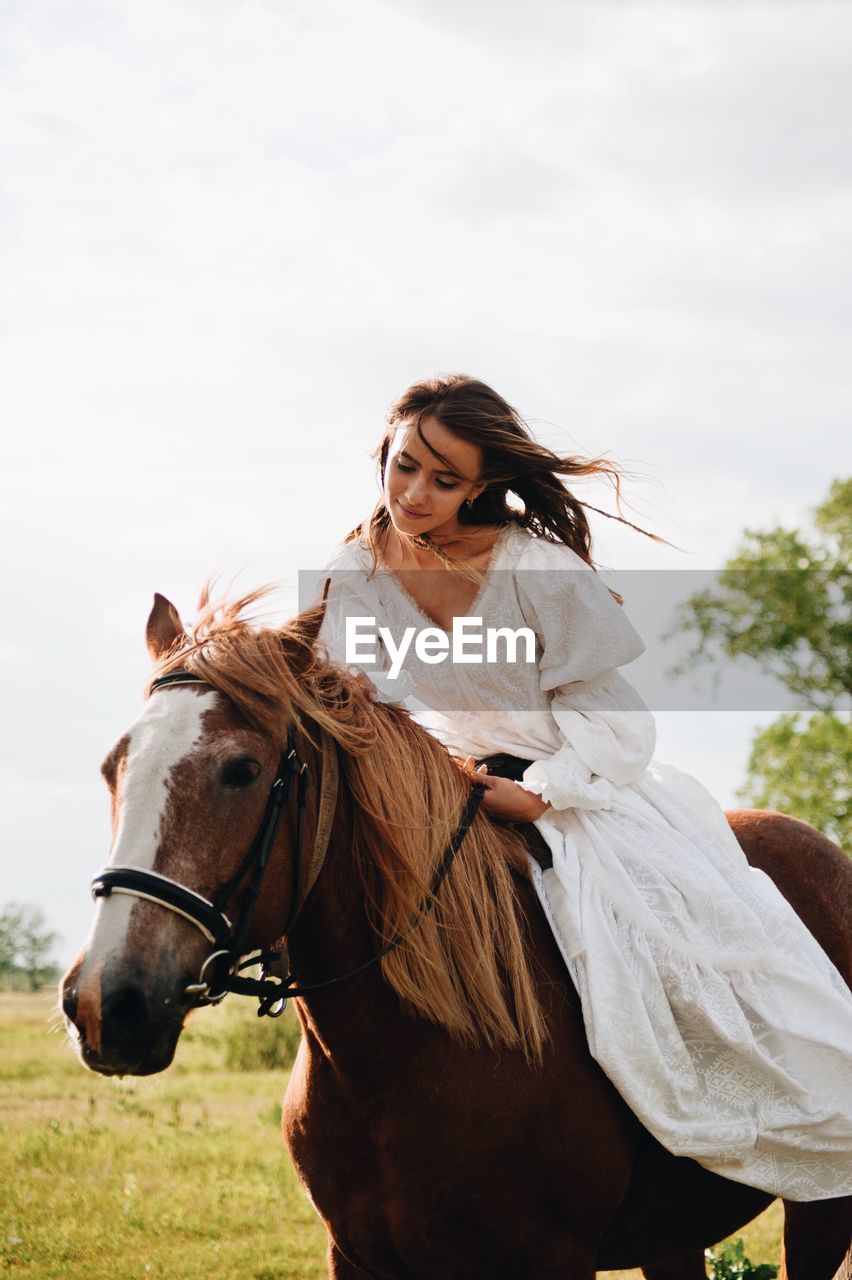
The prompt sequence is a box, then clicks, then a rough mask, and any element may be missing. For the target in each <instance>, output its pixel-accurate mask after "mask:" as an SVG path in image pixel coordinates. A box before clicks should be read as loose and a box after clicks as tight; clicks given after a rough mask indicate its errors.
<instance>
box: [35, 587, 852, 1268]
mask: <svg viewBox="0 0 852 1280" xmlns="http://www.w3.org/2000/svg"><path fill="white" fill-rule="evenodd" d="M260 594H262V593H260V592H255V593H250V594H248V595H247V596H244V597H243V599H242V600H237V601H231V602H228V601H224V602H220V603H219V604H213V603H211V601H210V597H209V593H208V591H207V589H205V591H204V592H203V593H202V598H201V605H200V608H201V610H202V611H201V614H200V617H199V619H198V620H197V622H196V624H195V625H194V626H193V627H192V629H191V630H190V631H189V632H188V631H187V630H186V629H185V627H184V625H183V623H182V622H181V620H180V617H179V615H178V613H177V611H176V610H175V608H174V606H173V605H171V604H170V603H169V602H168V601H167V600H165V599H164V598H163V597H162V596H159V595H157V596H155V601H154V607H153V609H152V611H151V615H150V617H149V619H148V624H147V632H146V635H147V642H148V647H149V650H150V652H151V655H152V658H153V661H154V670H153V675H152V678H151V680H150V682H149V685H148V688H147V698H146V701H145V704H144V709H143V712H142V714H141V715H140V717H139V718H138V720H137V721H136V722H135V723H134V725H133V726H132V728H131V729H130V730H129V731H128V732H127V733H125V734H124V735H123V736H122V737H121V738H120V739H119V741H118V742H117V744H116V745H115V747H113V749H112V750H111V751H110V753H109V755H108V756H107V757H106V759H105V761H104V763H103V766H102V772H103V775H104V777H105V779H106V781H107V783H108V785H109V789H110V794H111V804H112V827H113V846H112V859H111V865H110V867H108V868H107V869H106V870H105V871H104V872H101V873H100V875H99V877H97V878H96V880H95V882H94V890H95V894H96V896H97V908H96V917H95V922H94V926H93V929H92V931H91V933H90V935H89V938H88V940H87V942H86V944H85V945H84V947H83V949H82V950H81V952H80V954H79V955H78V957H77V959H76V960H75V961H74V963H73V964H72V965H71V967H70V968H69V970H68V972H67V973H66V974H65V976H64V978H63V980H62V982H61V984H60V997H61V1002H62V1007H63V1009H64V1012H65V1015H66V1019H67V1023H68V1027H69V1032H70V1034H71V1035H72V1037H73V1038H74V1039H75V1042H76V1044H77V1046H78V1051H79V1054H80V1057H81V1059H82V1061H83V1063H85V1065H86V1066H87V1067H89V1068H91V1069H92V1070H94V1071H97V1072H101V1073H103V1074H105V1075H127V1074H130V1075H146V1074H150V1073H153V1072H159V1071H163V1070H164V1069H165V1068H166V1067H168V1065H169V1064H170V1062H171V1061H172V1057H173V1055H174V1052H175V1047H176V1045H177V1042H178V1038H179V1036H180V1033H181V1030H182V1027H183V1025H184V1022H185V1020H186V1018H187V1016H188V1015H189V1014H190V1013H191V1011H192V1010H193V1009H194V1008H196V1007H198V1006H199V1005H202V1004H204V1003H215V1002H216V1001H218V1000H219V999H221V998H222V996H223V995H224V994H225V992H226V991H228V990H231V991H238V992H240V991H242V992H244V993H245V992H246V991H248V992H252V991H253V992H254V994H257V995H258V997H259V999H260V1000H261V1011H262V1012H270V1013H273V1014H274V1013H276V1012H278V1011H280V1008H281V1007H282V1004H283V996H284V994H289V993H293V994H294V995H295V1002H296V1009H297V1013H298V1017H299V1020H300V1022H301V1028H302V1037H301V1041H300V1047H299V1050H298V1053H297V1056H296V1061H295V1064H294V1067H293V1071H292V1075H291V1078H290V1081H289V1084H288V1087H287V1092H286V1097H285V1103H284V1108H283V1131H284V1138H285V1141H286V1143H287V1145H288V1147H289V1152H290V1155H291V1158H292V1160H293V1163H294V1165H295V1168H296V1171H297V1173H298V1175H299V1177H300V1179H301V1182H302V1184H303V1186H304V1188H305V1189H306V1191H307V1193H308V1195H309V1197H310V1199H311V1201H312V1203H313V1205H314V1206H315V1208H316V1210H317V1212H318V1213H319V1215H320V1216H321V1217H322V1219H323V1221H324V1223H325V1225H326V1227H327V1231H328V1268H329V1276H330V1277H332V1278H333V1280H364V1278H365V1277H373V1278H374V1280H376V1278H381V1280H441V1278H444V1280H485V1278H486V1277H487V1278H488V1280H499V1278H502V1277H512V1280H557V1277H558V1278H559V1280H564V1278H565V1277H569V1276H570V1277H572V1280H593V1277H594V1275H595V1272H596V1270H610V1269H616V1268H631V1267H640V1268H642V1269H643V1272H644V1275H645V1276H646V1277H647V1280H702V1278H703V1277H704V1276H705V1267H704V1253H703V1251H704V1248H705V1246H707V1245H710V1244H713V1243H714V1242H716V1241H718V1240H719V1239H721V1238H723V1237H724V1236H726V1235H729V1234H730V1233H731V1232H732V1231H734V1230H736V1229H738V1228H739V1227H741V1226H742V1225H743V1224H745V1223H746V1222H748V1221H749V1220H751V1219H752V1218H753V1217H755V1215H757V1214H758V1213H760V1212H761V1211H762V1210H763V1209H764V1208H765V1207H766V1206H767V1205H768V1204H769V1203H770V1202H771V1200H772V1196H771V1195H769V1194H768V1193H766V1192H764V1191H761V1190H758V1189H755V1188H752V1187H749V1186H745V1185H743V1184H740V1183H737V1182H733V1181H730V1180H727V1179H724V1178H722V1177H720V1176H718V1175H716V1174H713V1173H710V1172H709V1171H708V1170H706V1169H704V1168H703V1167H702V1166H700V1165H699V1164H697V1163H696V1162H694V1161H692V1160H690V1159H686V1158H684V1157H675V1156H673V1155H672V1154H670V1153H669V1152H668V1151H666V1150H665V1149H663V1147H662V1146H661V1145H660V1144H659V1143H658V1142H656V1141H655V1139H654V1138H653V1137H652V1135H651V1134H650V1133H648V1132H647V1130H645V1128H644V1127H643V1126H642V1125H641V1123H640V1122H639V1121H638V1119H637V1118H636V1116H635V1115H633V1114H632V1112H631V1111H630V1110H629V1109H628V1107H627V1105H626V1104H625V1102H624V1101H623V1100H622V1098H621V1097H620V1095H619V1094H618V1093H617V1092H616V1091H615V1089H614V1087H613V1086H612V1084H611V1083H610V1081H609V1080H608V1078H607V1077H606V1075H605V1074H604V1072H603V1071H602V1070H601V1068H600V1067H599V1065H598V1064H597V1063H596V1062H595V1060H594V1059H593V1058H592V1056H591V1054H590V1052H589V1047H588V1044H587V1040H586V1036H585V1033H584V1027H583V1020H582V1016H581V1011H580V1006H579V1000H578V998H577V995H576V992H575V991H574V989H573V985H572V983H571V981H570V979H569V977H568V975H567V973H566V972H565V968H564V965H563V963H562V960H561V957H560V954H559V952H558V951H557V949H556V945H555V943H554V940H553V937H552V934H551V931H550V929H549V927H548V926H547V924H546V922H545V920H544V917H543V913H542V911H541V908H540V906H539V904H538V900H537V897H536V895H535V892H534V888H533V886H532V883H531V877H530V874H529V861H528V852H527V845H526V842H525V839H524V836H523V832H522V831H521V829H520V828H519V827H518V826H516V825H515V824H511V823H498V822H495V821H493V820H492V819H491V818H489V817H488V815H487V814H486V813H485V812H484V811H476V804H475V803H472V801H473V800H474V799H475V798H476V795H477V786H476V784H475V782H474V783H472V781H471V778H470V776H469V774H467V773H465V772H464V770H463V768H462V767H460V764H459V762H458V761H456V760H455V759H454V758H453V757H452V756H451V755H450V754H449V753H448V752H447V750H446V749H445V747H444V746H443V745H441V744H440V743H439V742H438V741H437V740H436V739H435V738H434V737H433V736H432V735H430V734H429V733H428V732H427V731H426V730H425V729H424V728H423V727H421V726H420V725H419V724H417V722H416V721H415V720H414V719H412V717H411V716H410V714H409V712H408V711H407V710H406V709H404V708H402V707H400V706H393V705H382V704H374V703H372V702H371V701H370V700H369V698H368V695H367V693H366V691H365V689H364V687H363V685H362V684H361V683H360V682H359V681H358V680H357V679H356V678H355V677H353V676H352V675H351V673H349V672H348V671H347V670H345V669H343V668H342V667H340V666H339V665H337V664H335V663H334V662H332V661H331V660H330V658H329V655H328V651H327V649H325V647H324V646H323V644H322V643H321V642H320V641H319V639H318V631H319V626H320V624H321V620H322V604H321V603H320V604H319V605H316V606H313V607H312V608H311V609H309V610H306V611H305V612H303V613H301V614H299V615H298V616H297V617H296V618H294V619H292V620H290V621H289V622H287V623H285V624H284V625H283V626H282V627H280V628H271V627H261V626H258V625H255V624H254V623H253V622H252V621H251V620H250V619H248V618H247V617H246V610H247V608H248V606H249V605H250V604H251V603H252V602H253V601H254V600H255V599H257V598H258V596H259V595H260ZM282 746H283V747H284V750H283V754H282ZM478 791H479V794H481V787H480V788H479V789H478ZM727 816H728V821H729V823H730V825H731V827H732V829H733V831H734V833H735V835H736V837H737V839H738V841H739V843H740V845H741V846H742V848H743V850H744V851H745V854H746V856H747V858H748V860H749V862H750V863H751V864H752V865H753V866H756V867H760V868H761V869H763V870H764V871H765V872H767V873H768V874H769V875H770V876H771V877H772V878H773V879H774V881H775V883H776V884H777V885H778V887H779V888H780V890H781V892H782V893H783V894H784V895H785V896H786V897H787V899H788V900H789V901H790V902H791V904H792V905H793V906H794V908H795V909H796V910H797V911H798V912H799V914H800V915H801V917H802V919H803V920H804V922H805V923H806V925H807V926H808V928H809V929H810V930H811V931H812V933H813V934H814V935H815V936H816V938H817V939H818V940H819V941H820V943H821V945H822V946H823V948H824V949H825V951H826V952H827V953H828V955H829V956H830V957H831V959H832V960H833V962H834V963H835V965H836V966H837V967H838V969H839V970H840V971H841V972H842V973H843V974H844V976H845V977H846V979H847V981H849V980H850V977H852V943H850V931H849V923H850V920H852V866H850V863H849V860H848V859H847V858H846V856H845V855H844V853H843V852H842V850H840V849H839V848H838V847H837V846H836V845H835V844H833V843H832V842H831V841H830V840H828V839H827V838H826V837H825V836H823V835H821V834H820V833H819V832H818V831H816V830H815V829H814V828H812V827H810V826H809V825H807V824H805V823H803V822H800V821H798V820H797V819H795V818H792V817H787V816H784V815H781V814H777V813H773V812H768V811H754V810H739V811H735V812H731V813H729V814H728V815H727ZM211 948H212V950H211ZM258 953H260V954H262V956H263V957H264V963H265V965H266V967H267V973H266V974H265V975H264V976H263V977H261V978H260V979H256V978H255V979H252V978H250V977H245V976H241V973H242V972H243V971H244V970H245V967H246V964H247V963H248V961H250V960H251V958H252V957H253V956H257V954H258ZM288 962H289V966H290V968H291V973H290V975H289V976H287V977H284V976H283V975H284V974H285V973H286V970H287V967H288ZM294 974H295V975H298V979H295V978H294V977H293V976H292V975H294ZM850 1222H852V1197H848V1198H843V1199H835V1200H821V1201H815V1202H809V1203H802V1202H799V1203H787V1204H786V1205H785V1227H784V1263H783V1266H784V1270H783V1273H782V1274H783V1276H785V1277H787V1278H788V1280H831V1277H834V1276H835V1272H836V1271H837V1269H838V1268H845V1269H844V1270H843V1271H842V1274H843V1275H844V1276H849V1275H850V1273H852V1272H850V1267H851V1266H852V1264H850V1254H848V1253H847V1247H848V1245H849V1240H850ZM837 1274H838V1275H840V1274H841V1272H840V1271H837Z"/></svg>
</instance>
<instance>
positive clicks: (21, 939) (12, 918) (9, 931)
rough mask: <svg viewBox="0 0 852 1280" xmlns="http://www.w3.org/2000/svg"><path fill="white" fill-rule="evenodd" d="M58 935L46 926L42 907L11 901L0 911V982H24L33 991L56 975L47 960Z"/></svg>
mask: <svg viewBox="0 0 852 1280" xmlns="http://www.w3.org/2000/svg"><path fill="white" fill-rule="evenodd" d="M58 941H59V934H58V933H56V932H55V931H54V930H53V929H51V928H50V927H49V926H48V923H47V920H46V917H45V914H44V912H43V911H42V909H41V907H37V906H31V905H27V904H24V903H18V902H10V903H8V904H7V906H5V907H4V908H3V909H2V911H0V982H2V984H3V985H5V986H17V985H19V984H20V983H22V982H25V983H26V984H27V985H28V986H30V987H31V988H32V990H33V991H35V990H36V989H37V988H38V987H39V986H40V985H41V983H43V982H46V981H48V980H49V979H52V978H54V977H55V976H56V973H57V968H56V965H55V964H54V963H53V962H52V960H51V958H50V953H51V952H52V950H53V948H54V946H55V945H56V943H57V942H58Z"/></svg>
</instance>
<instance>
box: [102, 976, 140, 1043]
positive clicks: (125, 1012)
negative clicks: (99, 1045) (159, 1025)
mask: <svg viewBox="0 0 852 1280" xmlns="http://www.w3.org/2000/svg"><path fill="white" fill-rule="evenodd" d="M101 1017H102V1022H103V1026H104V1029H105V1031H106V1033H107V1034H108V1036H109V1039H110V1041H111V1042H112V1043H113V1044H125V1045H127V1044H131V1043H134V1042H138V1041H139V1039H140V1038H141V1037H142V1036H143V1035H144V1034H145V1032H146V1031H147V1029H148V1026H149V1024H150V1021H151V1008H150V1005H149V1004H148V999H147V997H146V995H145V993H144V991H142V990H141V988H140V987H137V986H134V984H133V983H130V982H128V983H125V985H124V986H121V987H117V988H116V989H115V990H113V991H110V992H108V993H105V995H104V999H103V1006H102V1014H101Z"/></svg>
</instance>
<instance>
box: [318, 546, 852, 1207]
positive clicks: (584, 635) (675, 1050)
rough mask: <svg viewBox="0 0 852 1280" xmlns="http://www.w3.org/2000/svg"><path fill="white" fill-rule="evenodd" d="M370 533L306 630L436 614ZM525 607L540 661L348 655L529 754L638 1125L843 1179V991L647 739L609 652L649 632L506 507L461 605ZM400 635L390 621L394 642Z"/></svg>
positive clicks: (781, 1172)
mask: <svg viewBox="0 0 852 1280" xmlns="http://www.w3.org/2000/svg"><path fill="white" fill-rule="evenodd" d="M370 566H371V559H370V553H369V551H368V549H367V548H366V547H365V546H363V545H361V544H360V543H358V542H351V543H345V544H343V545H341V546H340V547H339V548H338V549H337V550H336V551H335V553H334V554H333V556H332V557H331V559H330V560H329V561H328V563H327V565H326V566H325V570H324V574H325V577H324V580H325V578H328V579H330V585H329V590H328V596H327V605H326V615H325V619H324V622H323V626H322V629H321V631H320V638H321V639H322V640H324V641H325V642H326V644H327V645H328V648H329V652H330V654H331V656H332V658H335V659H336V660H338V661H340V662H341V663H343V664H344V665H345V664H346V647H345V634H346V619H347V617H355V616H359V617H374V618H375V620H376V625H377V627H378V626H384V627H387V628H389V629H390V630H391V631H392V633H393V635H394V637H397V638H398V637H399V636H401V635H402V633H403V632H404V631H405V628H407V627H415V628H418V629H422V628H425V627H433V628H434V626H435V624H434V622H433V621H432V620H431V619H430V618H428V617H427V615H425V614H424V613H423V612H422V610H421V609H420V607H419V606H418V605H417V603H416V601H415V600H414V599H413V597H412V596H411V595H410V594H409V593H408V592H407V591H406V590H405V589H404V587H403V586H402V585H401V583H400V582H399V580H398V579H397V577H396V575H395V574H393V573H391V572H389V571H387V570H384V569H382V568H381V567H380V568H379V569H378V571H377V572H376V573H375V574H374V575H373V576H372V577H371V576H370V574H369V571H370ZM474 615H475V616H477V617H481V618H482V623H483V626H495V627H510V628H513V629H516V628H520V627H527V628H530V629H531V630H532V631H533V632H534V635H535V661H534V662H532V663H525V662H520V661H515V662H514V663H509V662H487V663H482V664H476V663H458V662H450V661H449V659H448V660H447V661H445V662H441V663H437V662H434V663H431V664H430V663H426V662H409V661H406V663H405V667H404V669H403V670H402V671H401V672H400V674H399V676H398V677H397V678H396V679H392V678H391V677H390V674H389V672H390V669H391V657H390V654H389V652H388V649H387V647H385V646H382V645H378V646H377V649H376V658H375V662H366V661H362V662H360V663H359V664H357V665H359V666H361V667H362V668H363V670H365V671H366V672H367V674H368V675H369V676H370V678H371V679H372V680H373V681H374V683H375V684H376V685H377V687H378V688H379V690H380V700H381V701H388V702H398V703H401V704H402V705H404V706H405V707H407V708H408V710H409V712H410V713H411V714H412V716H413V717H414V719H416V720H417V721H418V722H419V723H421V724H422V725H423V726H424V727H425V728H426V729H428V730H429V732H430V733H432V734H434V735H435V736H436V737H437V738H438V739H439V740H440V741H441V742H442V743H443V744H444V745H445V746H446V747H447V748H448V750H449V751H450V752H451V753H452V754H454V755H457V756H466V755H473V756H476V757H480V756H484V755H488V754H491V753H494V752H509V753H510V754H512V755H515V756H519V757H521V758H523V759H528V760H529V761H530V765H529V767H528V768H527V769H526V771H525V772H524V775H523V780H522V783H521V785H522V786H524V787H525V788H526V789H527V790H529V791H532V792H535V794H537V795H540V796H542V797H543V798H544V799H545V800H546V801H548V802H549V804H550V805H551V808H549V809H548V810H546V811H545V813H544V814H543V815H542V816H541V817H540V818H539V819H537V821H536V826H537V827H538V829H539V831H540V832H541V834H542V835H543V837H544V838H545V840H546V841H547V843H548V845H549V847H550V849H551V851H552V854H553V867H552V869H550V870H547V871H544V872H542V871H541V869H540V868H539V867H538V864H537V863H535V862H533V861H532V860H531V862H530V868H531V872H532V876H533V880H534V882H535V886H536V890H537V893H538V896H539V899H540V901H541V905H542V908H543V910H544V912H545V915H546V917H547V919H548V921H549V922H550V925H551V928H552V929H553V932H554V936H555V938H556V940H557V943H558V945H559V947H560V949H561V952H562V955H563V957H564V960H565V963H566V966H567V968H568V972H569V974H570V976H571V979H572V981H573V982H574V984H575V986H576V988H577V991H578V993H579V996H580V999H581V1002H582V1009H583V1016H584V1020H585V1027H586V1032H587V1036H588V1041H589V1047H590V1050H591V1052H592V1055H593V1056H594V1057H595V1059H596V1060H597V1062H598V1063H599V1064H600V1066H601V1067H602V1068H603V1070H604V1071H605V1072H606V1074H607V1075H608V1077H609V1078H610V1080H612V1082H613V1084H614V1085H615V1087H616V1088H617V1089H618V1090H619V1092H620V1093H621V1095H622V1096H623V1097H624V1099H625V1100H626V1102H627V1103H628V1105H629V1106H630V1107H631V1108H632V1110H633V1111H634V1112H635V1114H636V1115H637V1116H638V1117H639V1119H640V1120H641V1121H642V1123H643V1124H644V1125H645V1126H646V1127H647V1128H648V1129H649V1130H650V1132H651V1133H652V1134H654V1136H655V1137H656V1138H657V1139H658V1140H659V1141H660V1142H661V1143H662V1144H663V1145H664V1146H665V1147H666V1148H667V1149H668V1150H669V1151H671V1152H673V1153H674V1154H676V1155H681V1156H690V1157H692V1158H693V1159H695V1160H697V1161H699V1162H700V1163H701V1164H702V1165H704V1166H705V1167H706V1168H708V1169H710V1170H712V1171H713V1172H715V1173H718V1174H721V1175H722V1176H724V1177H727V1178H731V1179H733V1180H734V1181H737V1182H744V1183H747V1184H749V1185H751V1186H755V1187H759V1188H761V1189H762V1190H765V1191H768V1192H771V1193H772V1194H774V1195H778V1196H783V1197H784V1198H786V1199H789V1200H818V1199H824V1198H829V1197H833V1196H840V1195H848V1194H852V993H850V991H849V988H848V987H847V986H846V984H845V982H844V980H843V978H842V976H841V975H840V973H839V972H838V970H837V969H836V968H835V966H834V965H833V964H832V962H831V961H830V960H829V958H828V956H827V955H826V954H825V952H824V951H823V950H822V948H821V947H820V946H819V944H818V943H817V942H816V940H815V939H814V937H813V936H812V935H811V933H810V932H809V931H808V929H807V928H806V926H805V925H804V924H803V923H802V922H801V921H800V920H799V918H798V917H797V916H796V914H795V913H794V911H793V910H792V908H791V907H790V906H789V904H788V903H787V902H786V900H785V899H784V897H783V896H782V894H781V893H780V891H779V890H778V889H777V888H776V887H775V885H774V883H773V882H772V880H771V879H770V878H769V877H768V876H767V875H765V874H764V873H763V872H762V871H759V870H757V869H755V868H752V867H750V866H749V864H748V862H747V861H746V858H745V855H744V854H743V852H742V850H741V849H740V846H739V844H738V843H737V840H736V838H735V837H734V835H733V832H732V831H731V829H730V827H729V825H728V822H727V819H726V818H725V815H724V812H723V811H722V809H721V807H720V805H719V804H718V803H717V801H716V800H715V799H714V798H713V796H712V795H711V794H710V793H709V792H708V791H707V790H706V789H705V788H704V787H703V786H702V784H701V783H700V782H698V781H697V780H696V779H695V778H693V777H691V776H690V775H688V774H686V773H683V772H682V771H680V770H679V769H676V768H675V767H674V766H672V765H669V764H664V763H663V762H661V761H659V760H657V759H655V758H654V754H653V753H654V746H655V738H656V733H655V726H654V718H653V715H652V714H651V712H650V711H649V710H648V708H647V707H646V706H645V704H644V703H643V702H642V700H641V698H640V697H639V695H638V693H637V692H636V691H635V690H634V689H633V687H632V686H631V685H630V684H629V682H628V681H627V680H626V679H625V678H624V676H623V675H622V674H621V672H620V670H619V668H620V667H622V666H623V665H625V664H626V663H629V662H632V661H633V660H634V659H635V658H637V657H638V656H639V655H640V654H641V653H642V652H643V651H644V648H645V646H644V644H643V642H642V640H641V639H640V637H639V636H638V634H637V633H636V631H635V629H634V628H633V626H632V624H631V623H630V622H629V620H628V618H627V617H626V615H625V611H624V609H623V608H622V607H621V606H619V605H618V604H617V603H616V601H615V600H614V599H613V597H612V596H611V594H610V593H609V591H608V589H607V587H606V585H605V583H604V582H603V581H602V580H601V578H600V577H599V576H598V575H597V574H596V573H595V572H594V571H593V570H592V569H591V568H590V567H589V566H588V565H587V564H585V562H584V561H583V560H582V559H581V558H580V557H579V556H577V555H576V553H575V552H573V551H572V550H571V549H570V548H568V547H565V546H563V545H561V544H556V543H552V542H550V541H548V540H546V539H543V538H538V537H535V536H534V535H533V534H531V533H529V532H528V531H527V530H524V529H522V528H520V526H518V525H516V524H514V523H511V524H509V525H508V526H506V527H505V529H504V530H502V531H501V533H500V535H499V536H498V540H497V542H496V544H495V547H494V552H493V555H492V560H491V564H490V566H489V570H488V572H487V574H486V575H485V581H484V583H483V586H482V588H481V589H480V591H479V592H478V594H477V596H476V599H475V601H474V603H473V605H472V606H471V608H470V609H469V610H468V616H474ZM395 642H398V639H397V641H395Z"/></svg>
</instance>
